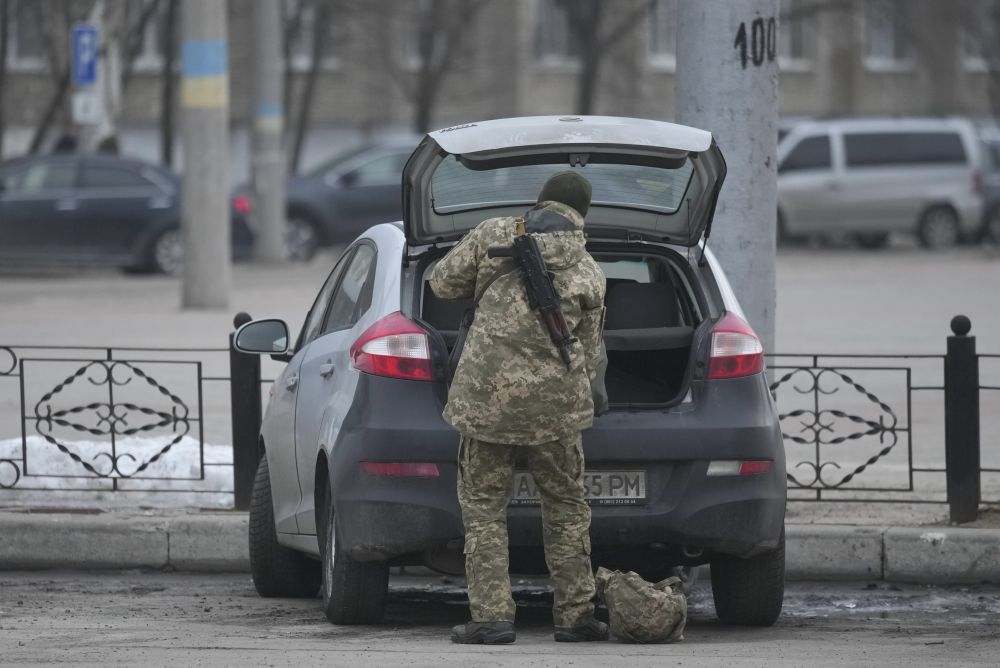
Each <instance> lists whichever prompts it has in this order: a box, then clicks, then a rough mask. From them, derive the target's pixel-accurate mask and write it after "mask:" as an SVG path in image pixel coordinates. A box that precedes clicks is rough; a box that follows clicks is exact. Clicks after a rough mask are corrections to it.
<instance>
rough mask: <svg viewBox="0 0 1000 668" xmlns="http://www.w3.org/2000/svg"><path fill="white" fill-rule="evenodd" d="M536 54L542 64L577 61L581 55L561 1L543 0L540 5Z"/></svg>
mask: <svg viewBox="0 0 1000 668" xmlns="http://www.w3.org/2000/svg"><path fill="white" fill-rule="evenodd" d="M535 53H536V55H537V56H538V59H539V60H540V61H542V62H549V63H559V62H566V61H573V60H576V58H577V56H578V55H579V53H580V50H579V46H578V45H577V44H576V43H575V42H574V40H573V35H572V32H571V31H570V28H569V16H568V15H567V13H566V7H565V5H564V4H563V3H562V2H560V1H559V0H542V1H541V3H539V5H538V29H537V32H536V34H535Z"/></svg>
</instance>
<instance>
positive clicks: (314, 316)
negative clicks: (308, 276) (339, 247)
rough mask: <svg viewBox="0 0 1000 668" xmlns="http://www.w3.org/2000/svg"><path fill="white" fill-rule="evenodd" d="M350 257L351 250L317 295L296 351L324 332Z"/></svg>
mask: <svg viewBox="0 0 1000 668" xmlns="http://www.w3.org/2000/svg"><path fill="white" fill-rule="evenodd" d="M350 256H351V251H350V250H349V251H347V252H346V253H344V255H343V256H342V257H341V258H340V262H338V263H337V265H336V266H335V267H334V268H333V271H331V272H330V275H329V276H328V277H327V279H326V283H324V284H323V287H322V288H320V291H319V294H318V295H316V301H314V302H313V305H312V308H311V309H309V315H307V316H306V322H305V324H304V325H302V333H301V334H299V341H298V343H297V344H296V345H295V349H296V350H301V349H302V347H303V346H305V345H306V344H307V343H309V342H310V341H312V340H313V339H315V338H316V337H317V336H319V335H320V333H321V332H322V331H323V321H324V319H325V318H326V312H327V310H328V309H327V307H328V306H329V305H330V300H331V299H333V291H334V290H336V288H337V283H338V282H339V281H340V276H341V274H343V273H344V269H345V268H346V267H347V265H348V263H349V262H350Z"/></svg>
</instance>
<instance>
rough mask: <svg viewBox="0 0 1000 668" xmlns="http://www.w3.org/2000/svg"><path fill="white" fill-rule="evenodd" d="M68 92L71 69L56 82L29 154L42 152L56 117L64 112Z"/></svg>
mask: <svg viewBox="0 0 1000 668" xmlns="http://www.w3.org/2000/svg"><path fill="white" fill-rule="evenodd" d="M68 92H69V67H67V68H66V69H65V70H63V72H62V74H60V75H59V80H58V81H56V82H55V89H54V90H53V91H52V97H51V98H49V103H48V104H47V105H46V107H45V111H43V112H42V117H41V120H40V121H39V122H38V126H37V127H35V134H34V136H33V137H32V138H31V144H30V146H29V147H28V153H38V151H40V150H41V148H42V144H44V143H45V137H46V136H47V135H48V134H49V129H50V128H51V127H52V124H53V123H55V121H56V117H57V116H58V115H59V112H60V111H61V110H62V106H63V102H64V101H65V100H66V94H67V93H68Z"/></svg>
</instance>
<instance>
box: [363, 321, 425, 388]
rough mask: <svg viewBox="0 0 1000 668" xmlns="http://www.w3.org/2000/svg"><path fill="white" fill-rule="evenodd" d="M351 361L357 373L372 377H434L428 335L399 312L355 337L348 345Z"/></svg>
mask: <svg viewBox="0 0 1000 668" xmlns="http://www.w3.org/2000/svg"><path fill="white" fill-rule="evenodd" d="M351 361H352V363H353V364H354V367H355V368H356V369H358V370H359V371H364V372H365V373H370V374H372V375H374V376H387V377H389V378H405V379H407V380H433V378H434V376H433V373H432V372H431V356H430V348H429V345H428V342H427V332H425V331H424V330H423V329H421V327H420V326H419V325H417V324H416V323H415V322H413V321H411V320H408V319H407V318H406V316H404V315H403V314H402V313H400V312H399V311H396V312H395V313H391V314H389V315H387V316H386V317H384V318H382V319H381V320H379V321H378V322H376V323H375V324H374V325H372V326H371V327H369V328H368V329H366V330H365V331H364V333H363V334H362V335H361V336H360V337H358V340H357V341H355V342H354V345H352V346H351Z"/></svg>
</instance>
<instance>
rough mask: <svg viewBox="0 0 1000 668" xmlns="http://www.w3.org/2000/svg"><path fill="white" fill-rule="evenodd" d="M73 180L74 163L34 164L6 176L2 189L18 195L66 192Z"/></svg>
mask: <svg viewBox="0 0 1000 668" xmlns="http://www.w3.org/2000/svg"><path fill="white" fill-rule="evenodd" d="M75 180H76V164H75V163H72V162H55V163H53V162H36V163H34V164H32V165H28V166H27V167H25V168H24V169H21V170H17V171H15V172H13V173H12V174H10V175H9V176H7V177H6V178H5V179H4V189H5V190H7V191H8V192H12V193H19V194H29V193H34V192H40V191H43V190H66V189H68V188H72V187H73V185H74V181H75Z"/></svg>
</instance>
